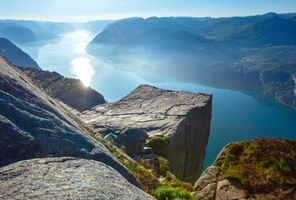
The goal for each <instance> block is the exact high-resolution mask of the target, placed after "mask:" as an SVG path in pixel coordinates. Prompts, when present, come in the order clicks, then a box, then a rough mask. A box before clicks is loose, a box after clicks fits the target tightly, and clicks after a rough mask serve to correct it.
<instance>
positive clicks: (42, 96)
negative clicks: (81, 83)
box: [0, 57, 139, 186]
mask: <svg viewBox="0 0 296 200" xmlns="http://www.w3.org/2000/svg"><path fill="white" fill-rule="evenodd" d="M0 108H1V109H0V167H1V166H5V165H8V164H11V163H13V162H17V161H20V160H25V159H32V158H41V157H52V156H55V157H61V156H71V157H80V158H85V159H93V160H97V161H101V162H103V163H105V164H107V165H109V166H111V167H113V168H114V169H116V170H117V171H118V172H119V173H121V174H122V175H123V176H124V177H125V178H126V179H127V180H129V181H130V182H131V183H133V184H135V185H137V186H139V183H138V182H137V180H136V179H135V177H134V176H133V175H132V174H131V173H130V172H129V171H128V170H127V169H126V168H125V167H124V166H123V165H122V164H120V163H119V162H118V161H117V159H116V158H114V157H113V155H112V154H111V153H110V152H109V151H108V150H107V149H106V148H105V147H104V146H103V145H102V144H101V143H99V142H97V141H96V140H95V139H94V138H93V137H91V136H90V132H88V130H87V129H86V128H85V125H84V124H83V123H82V122H81V121H80V120H78V119H76V118H75V117H74V116H72V115H71V114H70V113H69V111H67V110H65V109H63V107H62V106H60V105H59V103H57V102H56V101H55V100H54V99H53V98H51V97H49V96H48V95H47V94H46V93H45V92H43V91H42V90H41V89H39V88H38V87H37V86H36V85H34V84H33V83H32V82H31V80H30V79H29V78H28V77H27V76H26V75H25V74H23V73H22V72H21V71H20V70H18V69H17V68H15V67H14V66H12V65H11V64H10V63H9V62H8V61H7V60H6V59H4V58H3V57H0Z"/></svg>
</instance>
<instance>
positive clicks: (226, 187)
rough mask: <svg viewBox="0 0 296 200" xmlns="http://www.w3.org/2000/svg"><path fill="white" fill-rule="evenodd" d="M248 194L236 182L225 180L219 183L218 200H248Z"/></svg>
mask: <svg viewBox="0 0 296 200" xmlns="http://www.w3.org/2000/svg"><path fill="white" fill-rule="evenodd" d="M248 196H249V195H248V193H247V191H246V190H244V189H243V188H242V186H241V184H240V183H239V182H238V181H236V180H229V179H224V180H221V181H219V182H218V184H217V191H216V200H229V199H240V200H246V199H250V198H248Z"/></svg>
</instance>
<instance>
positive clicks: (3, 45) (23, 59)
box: [0, 38, 39, 68]
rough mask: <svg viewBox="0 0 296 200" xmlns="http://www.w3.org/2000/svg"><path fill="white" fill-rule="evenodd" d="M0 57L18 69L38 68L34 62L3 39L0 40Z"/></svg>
mask: <svg viewBox="0 0 296 200" xmlns="http://www.w3.org/2000/svg"><path fill="white" fill-rule="evenodd" d="M0 56H4V57H6V58H7V59H8V60H10V61H11V62H12V63H13V64H14V65H16V66H19V67H32V68H39V66H38V64H37V63H36V61H34V60H33V59H32V58H31V57H30V56H29V55H28V54H26V53H25V52H23V51H22V50H21V49H20V48H18V47H17V46H16V45H14V44H13V43H12V42H10V41H9V40H7V39H5V38H0Z"/></svg>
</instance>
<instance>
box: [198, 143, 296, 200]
mask: <svg viewBox="0 0 296 200" xmlns="http://www.w3.org/2000/svg"><path fill="white" fill-rule="evenodd" d="M295 160H296V141H295V140H283V139H282V140H280V139H258V140H255V141H244V142H237V143H231V144H229V145H227V146H225V147H224V149H223V150H222V151H221V152H220V154H219V155H218V157H217V159H216V161H215V162H214V165H213V166H210V167H208V168H207V169H206V170H205V172H204V173H203V175H202V176H201V177H200V178H199V179H198V181H197V182H196V183H195V186H194V195H195V196H196V197H197V198H198V199H204V200H229V199H248V200H255V199H258V200H269V199H296V190H295V185H296V169H295Z"/></svg>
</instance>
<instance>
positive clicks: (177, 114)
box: [79, 85, 212, 182]
mask: <svg viewBox="0 0 296 200" xmlns="http://www.w3.org/2000/svg"><path fill="white" fill-rule="evenodd" d="M211 109H212V96H211V95H207V94H201V93H197V94H196V93H189V92H176V91H171V90H162V89H159V88H156V87H152V86H148V85H141V86H139V87H138V88H136V89H135V90H134V91H132V92H131V93H130V94H129V95H127V96H126V97H124V98H123V99H121V100H120V101H118V102H115V103H107V104H103V105H98V106H96V107H94V108H92V109H90V110H87V111H84V112H83V113H82V114H80V115H79V117H80V119H81V120H82V121H84V122H85V123H86V124H88V125H89V126H91V127H92V128H94V129H95V131H96V132H97V133H107V132H121V131H122V130H125V129H126V128H136V129H142V130H144V131H146V133H147V134H148V136H149V137H150V138H151V137H155V136H169V137H170V139H171V143H170V146H169V149H168V154H167V155H166V157H167V159H168V160H169V162H170V169H171V171H172V172H173V173H174V174H175V175H176V176H177V177H178V178H179V179H182V180H184V181H189V182H195V181H196V179H197V178H198V176H199V175H200V172H201V170H202V166H203V161H204V156H205V150H206V145H207V143H208V138H209V132H210V121H211Z"/></svg>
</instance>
